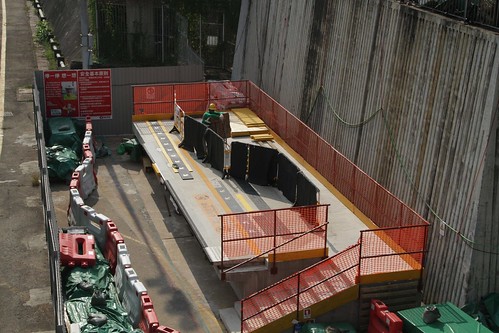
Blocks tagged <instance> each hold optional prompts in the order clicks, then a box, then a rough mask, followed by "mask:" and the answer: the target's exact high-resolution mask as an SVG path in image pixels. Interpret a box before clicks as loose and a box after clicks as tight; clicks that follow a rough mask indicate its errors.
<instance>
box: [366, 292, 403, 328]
mask: <svg viewBox="0 0 499 333" xmlns="http://www.w3.org/2000/svg"><path fill="white" fill-rule="evenodd" d="M402 327H403V322H402V319H400V318H399V317H398V316H397V315H396V314H395V313H393V312H390V311H388V307H387V306H386V305H385V304H384V303H383V302H381V301H380V300H377V299H373V300H371V313H370V314H369V327H368V328H367V332H368V333H402Z"/></svg>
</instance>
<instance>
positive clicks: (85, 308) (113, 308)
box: [61, 249, 142, 333]
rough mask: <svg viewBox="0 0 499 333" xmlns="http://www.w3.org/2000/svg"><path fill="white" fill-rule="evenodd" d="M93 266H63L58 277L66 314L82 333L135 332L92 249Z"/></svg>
mask: <svg viewBox="0 0 499 333" xmlns="http://www.w3.org/2000/svg"><path fill="white" fill-rule="evenodd" d="M96 253H97V262H96V265H95V266H93V267H88V268H81V267H73V268H70V267H64V268H63V270H62V272H61V276H62V279H63V284H64V290H65V294H66V302H65V306H66V313H67V315H68V317H69V320H70V322H71V323H77V324H78V325H79V326H80V330H81V332H82V333H139V332H142V330H140V329H134V328H133V327H132V324H131V322H130V320H129V318H128V316H127V313H126V311H125V309H124V308H123V307H122V305H121V303H120V301H119V299H118V294H117V292H116V288H115V286H114V281H113V276H112V274H111V272H110V270H109V265H108V263H107V261H106V259H104V257H103V256H102V254H101V252H100V251H99V250H98V249H96Z"/></svg>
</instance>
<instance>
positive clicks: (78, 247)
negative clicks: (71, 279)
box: [59, 233, 96, 267]
mask: <svg viewBox="0 0 499 333" xmlns="http://www.w3.org/2000/svg"><path fill="white" fill-rule="evenodd" d="M59 251H60V260H61V265H63V266H69V267H74V266H81V267H88V266H94V265H95V260H96V259H95V239H94V236H93V235H89V234H69V233H59Z"/></svg>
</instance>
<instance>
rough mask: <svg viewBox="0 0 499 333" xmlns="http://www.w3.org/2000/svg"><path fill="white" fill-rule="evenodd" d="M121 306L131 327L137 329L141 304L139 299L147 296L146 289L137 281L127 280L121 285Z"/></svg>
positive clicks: (140, 314)
mask: <svg viewBox="0 0 499 333" xmlns="http://www.w3.org/2000/svg"><path fill="white" fill-rule="evenodd" d="M123 288H124V290H123V300H122V302H121V303H122V305H123V307H124V308H125V310H126V312H127V314H128V317H129V318H130V321H131V322H132V325H133V327H138V325H139V322H140V320H141V318H142V304H141V302H140V298H141V296H142V295H147V289H146V287H145V286H144V284H143V283H142V282H140V281H139V280H127V281H125V283H124V284H123Z"/></svg>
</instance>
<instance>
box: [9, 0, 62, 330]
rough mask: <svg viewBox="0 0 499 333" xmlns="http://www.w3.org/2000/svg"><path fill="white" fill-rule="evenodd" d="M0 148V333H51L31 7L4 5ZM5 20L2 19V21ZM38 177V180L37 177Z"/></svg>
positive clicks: (20, 2) (27, 4) (17, 1)
mask: <svg viewBox="0 0 499 333" xmlns="http://www.w3.org/2000/svg"><path fill="white" fill-rule="evenodd" d="M6 3H7V8H6V12H7V18H8V20H7V26H4V25H2V26H1V29H7V39H6V40H5V42H6V59H5V63H6V70H5V75H6V76H5V77H6V79H5V91H0V93H1V94H4V96H5V104H4V105H5V107H4V114H3V115H1V116H3V117H4V120H3V126H2V128H1V129H0V135H2V136H3V146H2V152H1V156H0V198H1V201H0V202H1V204H0V235H1V238H0V252H1V253H2V255H1V259H0V263H1V266H2V267H1V271H2V272H1V274H0V300H2V301H1V302H0V332H21V333H23V332H28V333H29V332H50V331H52V332H53V331H54V316H53V309H52V304H51V301H50V300H51V297H50V281H49V269H48V266H47V262H48V258H47V247H46V242H45V231H44V222H43V214H42V207H41V200H40V187H38V186H33V175H37V169H38V162H37V152H36V142H35V133H34V124H33V105H32V102H31V98H30V93H28V94H25V93H23V91H21V94H20V95H19V96H18V91H19V89H22V88H30V87H31V83H32V80H33V71H34V70H35V69H36V67H37V62H36V61H35V48H34V45H33V42H32V32H31V29H30V19H29V15H28V14H29V13H30V12H32V7H31V3H30V2H27V1H23V0H15V1H7V2H6ZM2 19H3V18H2ZM36 177H37V176H36Z"/></svg>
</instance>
